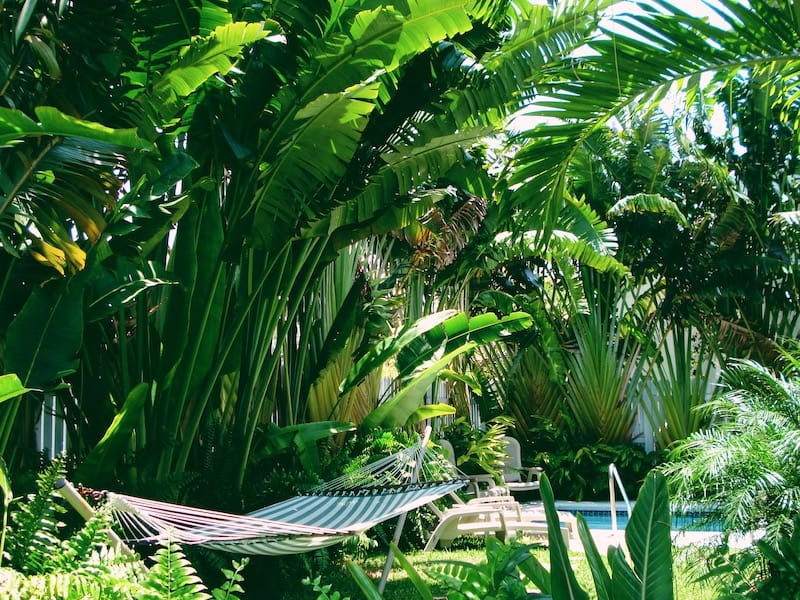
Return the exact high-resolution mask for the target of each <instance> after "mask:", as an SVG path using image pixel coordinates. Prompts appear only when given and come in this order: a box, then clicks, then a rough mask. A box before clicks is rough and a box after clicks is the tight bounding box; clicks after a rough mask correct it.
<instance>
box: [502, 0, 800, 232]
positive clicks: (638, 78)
mask: <svg viewBox="0 0 800 600" xmlns="http://www.w3.org/2000/svg"><path fill="white" fill-rule="evenodd" d="M719 5H721V6H722V7H723V8H722V9H720V11H719V12H720V17H721V18H722V19H723V20H724V21H725V22H726V24H725V25H724V26H722V27H716V26H714V25H711V24H710V23H709V22H708V21H706V20H703V19H701V18H699V17H695V16H691V15H689V14H687V13H686V12H684V11H681V10H680V9H678V8H676V7H675V6H673V5H671V4H669V3H668V2H662V1H660V0H655V1H653V2H651V3H643V4H642V8H643V10H644V12H643V14H639V15H617V16H615V17H614V18H613V22H614V28H613V30H612V29H607V30H606V31H605V35H604V36H602V37H600V38H598V39H595V40H592V41H591V42H590V43H589V47H590V48H591V49H592V50H593V51H594V52H595V53H596V54H595V55H593V56H589V57H587V58H584V59H580V60H579V61H576V60H573V61H571V62H570V63H569V64H566V65H565V67H564V71H563V77H564V79H563V80H558V79H556V81H558V85H556V86H554V88H553V89H550V90H548V91H547V92H546V93H545V94H544V95H543V96H540V97H539V98H537V99H536V100H535V102H534V103H533V105H532V108H531V110H530V111H529V115H530V116H531V117H535V118H536V119H537V123H538V124H537V125H536V126H535V127H534V128H532V129H531V130H530V131H528V132H525V136H526V137H528V138H529V139H531V140H532V141H531V142H530V143H529V144H528V145H527V146H526V147H524V148H523V149H522V150H521V151H520V152H519V153H518V154H517V156H516V158H515V161H514V165H513V172H512V174H511V180H510V181H511V184H512V185H514V184H516V185H518V186H520V190H525V191H524V193H521V194H520V199H521V200H523V201H524V200H527V199H528V198H530V197H534V198H539V199H541V201H544V202H546V204H547V205H548V206H550V207H551V208H550V209H549V212H548V213H547V216H549V218H550V219H551V220H553V219H554V218H555V216H556V215H557V214H558V206H559V204H560V200H561V196H562V194H563V190H564V189H565V185H566V180H567V174H568V171H569V165H570V163H571V161H572V160H573V158H574V157H575V155H576V153H577V151H578V149H579V148H580V146H581V145H582V144H583V143H585V142H586V141H587V140H588V139H589V138H590V137H591V135H592V134H593V133H594V132H595V131H597V130H598V128H600V127H602V126H604V125H605V124H606V123H609V122H610V121H611V120H612V119H613V118H615V117H617V116H620V115H622V114H623V113H624V111H626V110H628V109H630V108H631V107H633V106H641V105H644V104H646V103H655V102H657V101H658V100H660V99H661V98H663V97H664V96H665V94H666V93H667V92H668V91H669V90H671V89H672V88H673V87H674V86H679V85H684V84H686V83H687V82H688V83H691V84H692V85H695V86H696V85H698V82H699V80H698V79H697V78H696V77H695V76H699V75H700V74H702V73H706V72H717V73H721V74H724V75H726V76H732V75H735V74H736V73H738V72H739V70H740V69H743V68H748V67H751V66H754V65H780V66H781V70H780V77H781V78H782V80H783V81H789V80H793V74H796V73H797V66H798V65H797V58H798V56H797V51H796V48H797V44H796V37H797V32H796V31H795V30H794V29H793V28H791V27H787V26H785V25H781V24H780V23H779V21H781V19H782V17H781V16H780V11H776V10H775V9H774V7H773V6H772V5H771V4H769V3H768V2H761V1H759V2H755V3H753V4H752V5H748V6H744V5H742V4H740V3H738V2H733V1H725V2H721V3H719ZM785 10H786V11H787V13H790V11H791V8H790V6H789V5H785ZM784 16H785V18H784V19H783V21H784V22H785V23H794V22H795V20H794V19H793V18H792V16H791V14H786V15H784ZM726 27H727V28H726ZM642 64H647V65H648V68H647V69H642V68H641V65H642Z"/></svg>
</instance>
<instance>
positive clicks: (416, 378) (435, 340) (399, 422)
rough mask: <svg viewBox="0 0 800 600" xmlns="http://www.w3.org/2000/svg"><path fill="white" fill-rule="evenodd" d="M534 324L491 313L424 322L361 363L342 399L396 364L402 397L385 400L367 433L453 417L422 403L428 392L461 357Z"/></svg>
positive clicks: (523, 317)
mask: <svg viewBox="0 0 800 600" xmlns="http://www.w3.org/2000/svg"><path fill="white" fill-rule="evenodd" d="M531 323H532V322H531V318H530V315H528V314H527V313H512V314H510V315H507V316H504V317H497V316H496V315H495V314H493V313H486V314H483V315H477V316H474V317H470V316H469V315H467V314H466V313H463V312H462V313H458V312H456V311H442V312H440V313H434V314H432V315H429V316H427V317H423V318H422V319H420V320H419V321H417V322H416V323H413V324H411V325H409V326H407V327H405V328H403V329H401V331H399V332H398V333H397V335H395V336H394V337H392V338H388V339H386V340H384V341H383V342H382V343H380V344H379V345H378V346H376V348H374V349H373V350H372V351H370V352H369V353H367V354H366V355H365V356H364V357H362V358H361V360H359V361H358V363H356V366H355V367H354V369H353V370H352V371H351V372H350V374H349V375H348V377H347V378H346V379H345V381H344V382H343V383H342V386H341V388H340V394H343V393H346V392H347V391H348V390H349V389H351V388H352V387H353V386H354V385H355V384H357V383H358V382H359V381H361V380H362V379H363V378H364V377H366V376H367V374H368V373H370V372H372V371H373V370H375V369H377V368H379V367H381V366H383V365H384V364H385V363H386V362H387V361H388V360H389V359H391V358H394V359H395V365H396V368H397V373H398V375H397V378H396V379H397V387H396V389H398V390H399V391H397V393H396V394H394V395H393V396H392V397H391V398H386V399H383V401H382V402H381V403H380V404H378V406H377V407H376V408H375V409H374V410H373V411H372V412H371V413H370V414H368V415H367V416H366V418H365V419H364V421H363V422H362V423H361V425H362V426H363V427H365V428H368V429H369V428H375V427H398V426H404V425H407V424H410V423H413V422H416V421H419V420H421V419H423V418H430V417H432V416H438V415H441V414H446V413H452V412H453V410H454V409H453V408H452V407H450V406H437V405H425V404H424V403H423V401H424V396H425V392H426V391H427V389H428V388H429V387H430V386H431V384H432V383H433V382H434V381H435V379H436V377H437V376H438V375H439V373H441V371H442V370H443V369H445V368H447V366H448V365H449V364H450V363H451V362H452V361H453V360H454V359H455V358H456V357H458V356H461V355H463V354H466V353H469V352H472V351H474V350H475V349H476V348H478V347H479V346H483V345H486V344H491V343H493V342H496V341H498V340H500V339H503V338H507V337H509V336H511V335H512V334H513V333H516V332H519V331H523V330H525V329H527V328H529V327H530V326H531Z"/></svg>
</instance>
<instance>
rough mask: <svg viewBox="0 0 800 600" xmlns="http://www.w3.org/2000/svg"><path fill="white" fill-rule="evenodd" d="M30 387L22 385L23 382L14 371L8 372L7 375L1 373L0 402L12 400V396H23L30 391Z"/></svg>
mask: <svg viewBox="0 0 800 600" xmlns="http://www.w3.org/2000/svg"><path fill="white" fill-rule="evenodd" d="M30 391H31V390H30V389H29V388H26V387H25V386H24V385H22V382H21V381H20V380H19V377H17V376H16V375H15V374H14V373H8V374H7V375H0V403H2V402H5V401H6V400H11V399H12V398H16V397H17V396H21V395H22V394H24V393H25V392H30Z"/></svg>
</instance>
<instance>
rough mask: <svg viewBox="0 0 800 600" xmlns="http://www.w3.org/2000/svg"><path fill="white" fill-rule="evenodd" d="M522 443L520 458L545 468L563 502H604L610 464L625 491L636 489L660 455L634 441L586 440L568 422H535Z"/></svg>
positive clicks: (546, 420)
mask: <svg viewBox="0 0 800 600" xmlns="http://www.w3.org/2000/svg"><path fill="white" fill-rule="evenodd" d="M523 443H524V445H523V450H522V454H523V456H524V457H528V460H530V462H531V463H532V465H536V466H540V467H542V468H543V469H544V472H545V473H546V474H547V477H548V478H549V480H550V482H551V484H552V486H553V491H554V492H555V495H556V497H557V498H562V499H566V500H603V499H605V500H607V499H608V493H609V490H608V465H609V464H610V463H614V465H616V467H617V469H618V470H619V473H620V477H621V478H622V482H623V484H624V485H625V487H626V489H627V490H628V491H629V492H631V491H633V490H636V489H638V488H639V487H640V486H641V485H642V482H643V481H644V479H645V476H646V475H647V473H648V472H649V471H650V469H652V468H653V466H654V464H655V463H656V462H657V460H658V458H659V456H660V455H659V454H658V453H648V452H646V451H645V450H644V448H643V447H642V446H640V445H639V444H635V443H633V442H629V443H619V444H605V443H602V442H597V441H590V440H587V439H585V438H583V437H582V436H581V435H580V434H579V433H577V432H576V431H575V430H574V429H573V428H572V427H570V424H569V420H566V421H565V422H564V423H562V424H561V425H556V424H555V423H553V422H552V421H550V420H548V419H544V418H540V419H537V420H535V422H534V423H533V424H532V426H531V429H530V433H529V434H528V441H527V442H523Z"/></svg>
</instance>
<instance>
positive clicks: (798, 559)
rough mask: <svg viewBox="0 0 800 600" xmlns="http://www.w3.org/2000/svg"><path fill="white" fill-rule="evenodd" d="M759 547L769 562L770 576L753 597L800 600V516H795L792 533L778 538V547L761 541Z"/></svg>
mask: <svg viewBox="0 0 800 600" xmlns="http://www.w3.org/2000/svg"><path fill="white" fill-rule="evenodd" d="M757 546H758V549H759V550H760V551H761V554H762V555H763V557H764V559H765V560H766V561H767V569H768V571H767V573H768V576H767V578H766V579H764V580H763V581H760V582H759V583H758V584H757V586H758V591H757V592H756V593H755V594H753V597H754V598H759V599H760V600H769V599H773V598H775V599H777V598H786V600H790V599H791V600H797V599H798V598H800V516H795V519H794V528H793V530H792V533H791V534H788V533H784V534H783V535H781V536H780V537H779V538H778V541H777V546H773V545H772V544H771V543H770V542H769V541H765V540H760V541H759V542H758V544H757Z"/></svg>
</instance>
